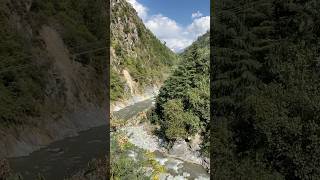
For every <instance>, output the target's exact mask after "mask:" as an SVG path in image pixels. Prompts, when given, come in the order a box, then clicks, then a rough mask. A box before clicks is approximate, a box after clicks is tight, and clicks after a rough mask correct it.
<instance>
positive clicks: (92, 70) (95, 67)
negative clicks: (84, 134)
mask: <svg viewBox="0 0 320 180" xmlns="http://www.w3.org/2000/svg"><path fill="white" fill-rule="evenodd" d="M106 7H107V5H106V2H105V1H103V0H94V1H91V0H80V1H78V0H70V1H64V0H46V1H43V0H4V1H1V2H0V25H1V29H0V38H1V41H0V133H3V134H4V135H3V136H1V138H0V157H1V156H7V155H14V154H23V153H25V152H28V151H32V150H33V149H36V148H34V147H30V148H29V147H27V146H28V145H30V144H31V145H33V146H40V145H44V144H47V143H49V142H51V141H53V140H55V139H59V138H62V137H64V136H66V135H72V134H76V132H77V131H78V130H81V129H86V128H88V127H90V126H94V125H97V124H101V123H104V121H105V119H104V117H103V105H104V104H106V103H107V102H106V97H107V96H106V94H107V86H106V78H107V74H106V72H105V71H106V68H107V57H108V53H109V51H108V47H107V46H106V37H107V28H106V27H107V21H106V15H107V14H108V12H107V8H106ZM76 114H87V115H88V116H87V118H86V119H83V118H79V117H76ZM94 118H97V119H99V120H96V119H94ZM63 126H65V127H63ZM40 129H41V130H40ZM64 129H69V130H68V132H67V131H64ZM8 132H9V133H8ZM27 134H28V135H27ZM21 137H24V138H21ZM34 137H38V138H37V141H33V140H31V139H32V138H34ZM22 141H23V142H22ZM15 144H20V145H21V144H25V146H26V147H25V150H22V151H23V152H22V151H21V150H19V148H18V149H17V147H16V145H15ZM26 149H27V150H26ZM15 151H16V152H15ZM10 153H13V154H10Z"/></svg>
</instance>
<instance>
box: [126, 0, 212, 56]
mask: <svg viewBox="0 0 320 180" xmlns="http://www.w3.org/2000/svg"><path fill="white" fill-rule="evenodd" d="M127 1H128V2H129V3H130V4H132V6H133V8H134V9H135V10H136V11H137V12H138V15H139V17H140V18H141V19H142V20H143V21H144V23H145V25H146V27H147V28H149V29H150V30H151V31H152V32H153V33H154V34H155V35H156V36H157V37H158V38H159V39H160V40H161V41H162V42H166V45H167V47H169V48H170V49H171V50H172V51H175V52H181V51H182V50H183V49H184V48H186V47H188V46H190V45H191V44H192V42H193V41H195V40H196V39H197V37H199V36H201V35H202V34H204V33H206V32H207V31H208V30H209V29H210V17H209V16H203V15H202V14H201V13H200V12H199V11H198V12H196V13H193V14H192V15H191V16H192V18H193V21H192V23H191V24H189V25H187V26H182V25H180V24H178V23H177V22H176V21H175V20H173V19H170V18H169V17H166V16H164V15H162V14H157V15H149V14H148V8H147V7H145V6H143V5H142V4H140V3H138V2H137V0H127Z"/></svg>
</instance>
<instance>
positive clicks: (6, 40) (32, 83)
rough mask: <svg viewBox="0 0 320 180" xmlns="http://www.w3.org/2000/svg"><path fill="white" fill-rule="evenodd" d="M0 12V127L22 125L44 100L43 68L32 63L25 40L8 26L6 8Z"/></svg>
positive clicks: (3, 6) (36, 112) (36, 113)
mask: <svg viewBox="0 0 320 180" xmlns="http://www.w3.org/2000/svg"><path fill="white" fill-rule="evenodd" d="M1 6H2V7H1V9H2V11H0V25H1V29H0V39H1V41H0V124H12V123H19V124H20V123H23V121H26V120H27V119H26V118H25V117H22V116H23V115H28V116H36V115H38V113H39V106H40V103H41V100H42V98H43V93H42V91H43V89H44V82H43V79H42V77H43V76H44V71H45V69H44V67H43V69H41V67H39V66H38V65H36V64H34V63H33V62H32V60H31V59H32V58H34V57H33V56H31V53H30V50H31V49H29V48H28V46H27V44H26V41H25V40H24V38H23V37H21V36H20V35H19V34H18V32H17V31H16V30H15V29H13V28H12V27H10V26H9V20H8V19H7V18H6V16H7V13H6V10H7V9H6V7H5V5H3V4H2V5H1Z"/></svg>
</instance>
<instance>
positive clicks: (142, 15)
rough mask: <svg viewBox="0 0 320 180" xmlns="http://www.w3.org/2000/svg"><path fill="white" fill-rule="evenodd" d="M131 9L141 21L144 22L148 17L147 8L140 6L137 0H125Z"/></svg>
mask: <svg viewBox="0 0 320 180" xmlns="http://www.w3.org/2000/svg"><path fill="white" fill-rule="evenodd" d="M127 1H128V2H129V3H130V4H131V5H132V7H133V8H134V9H135V10H136V11H137V13H138V16H139V17H140V18H141V19H142V20H145V18H147V16H148V8H147V7H145V6H143V5H142V4H140V3H139V2H138V1H137V0H127Z"/></svg>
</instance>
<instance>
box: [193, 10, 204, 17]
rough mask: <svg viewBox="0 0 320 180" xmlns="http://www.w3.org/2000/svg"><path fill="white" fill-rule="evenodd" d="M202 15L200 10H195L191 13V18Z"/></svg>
mask: <svg viewBox="0 0 320 180" xmlns="http://www.w3.org/2000/svg"><path fill="white" fill-rule="evenodd" d="M202 16H203V14H202V13H201V12H200V11H197V12H195V13H192V15H191V18H192V19H194V18H198V17H202Z"/></svg>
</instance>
